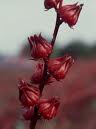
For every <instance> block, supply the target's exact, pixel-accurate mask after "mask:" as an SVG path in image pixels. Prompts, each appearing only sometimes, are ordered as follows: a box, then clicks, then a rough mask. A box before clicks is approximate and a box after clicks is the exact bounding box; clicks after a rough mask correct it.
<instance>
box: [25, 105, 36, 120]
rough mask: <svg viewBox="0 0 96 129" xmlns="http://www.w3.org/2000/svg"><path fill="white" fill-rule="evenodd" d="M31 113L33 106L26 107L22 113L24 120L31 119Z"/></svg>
mask: <svg viewBox="0 0 96 129" xmlns="http://www.w3.org/2000/svg"><path fill="white" fill-rule="evenodd" d="M33 113H34V108H33V107H30V108H26V109H25V111H24V113H23V117H24V119H25V120H31V118H32V115H33Z"/></svg>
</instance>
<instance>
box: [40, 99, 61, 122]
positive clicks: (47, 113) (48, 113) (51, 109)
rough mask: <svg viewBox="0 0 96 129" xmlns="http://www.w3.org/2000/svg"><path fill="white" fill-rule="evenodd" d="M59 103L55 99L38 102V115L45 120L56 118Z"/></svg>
mask: <svg viewBox="0 0 96 129" xmlns="http://www.w3.org/2000/svg"><path fill="white" fill-rule="evenodd" d="M59 105H60V102H59V100H58V99H56V98H52V99H49V100H47V99H45V100H40V102H39V113H40V114H41V115H42V116H43V117H44V118H45V119H48V120H49V119H52V118H53V117H55V116H56V114H57V110H58V107H59Z"/></svg>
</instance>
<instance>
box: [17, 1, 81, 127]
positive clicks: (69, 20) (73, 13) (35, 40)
mask: <svg viewBox="0 0 96 129" xmlns="http://www.w3.org/2000/svg"><path fill="white" fill-rule="evenodd" d="M44 6H45V9H46V10H49V9H52V8H54V10H55V12H56V15H57V18H56V24H55V29H54V33H53V38H52V41H51V42H49V41H47V40H46V39H45V38H44V37H43V36H42V35H41V34H39V35H36V34H35V35H34V36H30V37H28V41H29V44H30V53H31V57H32V60H34V61H38V64H37V67H36V71H35V73H33V74H32V76H31V78H30V83H28V82H26V81H24V80H23V79H20V80H19V85H18V88H19V100H20V102H21V104H22V105H23V106H24V109H25V111H24V113H23V117H24V119H25V120H29V121H30V129H35V127H36V123H37V121H38V120H39V119H41V118H42V119H47V120H50V119H52V118H54V117H55V116H56V114H57V112H58V108H59V106H60V98H58V97H53V98H49V99H48V98H44V96H43V97H42V95H43V90H44V87H45V86H46V85H47V84H49V85H50V83H52V82H53V81H52V78H55V79H56V81H60V80H61V79H64V78H65V76H66V74H67V72H68V71H69V69H70V67H71V66H72V64H73V63H74V59H73V58H72V57H71V56H69V55H64V56H63V57H58V58H51V57H50V56H51V54H52V52H53V48H54V44H55V41H56V37H57V33H58V30H59V27H60V25H61V24H62V23H66V24H68V26H69V27H73V26H74V25H75V24H76V23H77V21H78V18H79V15H80V12H81V10H82V6H83V4H78V3H75V4H71V5H65V4H64V5H63V0H45V1H44Z"/></svg>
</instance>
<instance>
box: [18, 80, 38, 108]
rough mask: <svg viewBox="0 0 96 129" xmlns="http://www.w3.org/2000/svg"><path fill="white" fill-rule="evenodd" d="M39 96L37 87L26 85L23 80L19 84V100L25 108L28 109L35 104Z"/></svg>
mask: <svg viewBox="0 0 96 129" xmlns="http://www.w3.org/2000/svg"><path fill="white" fill-rule="evenodd" d="M39 96H40V91H39V89H38V88H37V87H32V85H30V84H28V83H26V82H25V81H24V80H20V82H19V100H20V102H21V103H22V105H23V106H25V107H30V106H33V105H35V104H37V102H38V99H39Z"/></svg>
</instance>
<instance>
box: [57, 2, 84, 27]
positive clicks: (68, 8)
mask: <svg viewBox="0 0 96 129" xmlns="http://www.w3.org/2000/svg"><path fill="white" fill-rule="evenodd" d="M82 6H83V4H80V5H78V3H75V4H71V5H64V6H61V7H60V8H59V9H58V14H59V16H60V18H61V19H62V20H63V22H65V23H67V24H68V25H69V26H70V27H72V26H74V25H75V24H76V23H77V21H78V18H79V15H80V12H81V10H82Z"/></svg>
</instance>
